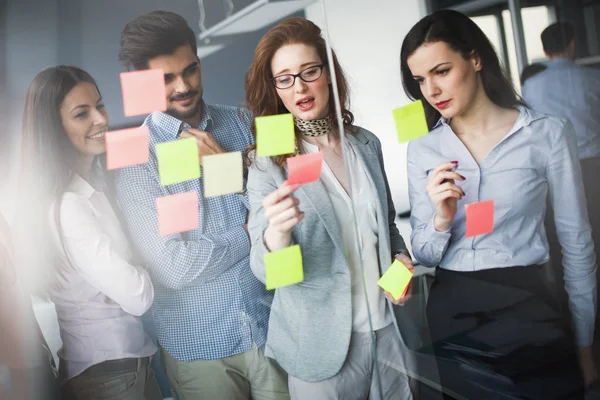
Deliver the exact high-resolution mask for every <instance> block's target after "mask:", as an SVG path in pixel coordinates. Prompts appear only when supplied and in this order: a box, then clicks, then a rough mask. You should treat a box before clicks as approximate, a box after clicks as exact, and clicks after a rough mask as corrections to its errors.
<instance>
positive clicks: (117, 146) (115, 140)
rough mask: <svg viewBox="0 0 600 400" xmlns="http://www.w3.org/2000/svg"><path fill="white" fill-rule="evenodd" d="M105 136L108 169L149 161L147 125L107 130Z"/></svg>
mask: <svg viewBox="0 0 600 400" xmlns="http://www.w3.org/2000/svg"><path fill="white" fill-rule="evenodd" d="M104 138H105V141H106V168H107V169H109V170H112V169H117V168H123V167H127V166H130V165H137V164H144V163H147V162H148V157H149V148H148V146H149V144H150V134H149V130H148V127H147V126H145V125H144V126H141V127H139V128H132V129H123V130H120V131H110V132H106V136H104Z"/></svg>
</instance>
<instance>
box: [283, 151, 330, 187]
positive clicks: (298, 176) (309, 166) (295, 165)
mask: <svg viewBox="0 0 600 400" xmlns="http://www.w3.org/2000/svg"><path fill="white" fill-rule="evenodd" d="M287 167H288V178H287V183H288V184H290V185H302V184H304V183H310V182H314V181H317V180H319V177H320V176H321V168H322V167H323V152H321V151H317V152H315V153H308V154H301V155H298V156H295V157H289V158H288V159H287Z"/></svg>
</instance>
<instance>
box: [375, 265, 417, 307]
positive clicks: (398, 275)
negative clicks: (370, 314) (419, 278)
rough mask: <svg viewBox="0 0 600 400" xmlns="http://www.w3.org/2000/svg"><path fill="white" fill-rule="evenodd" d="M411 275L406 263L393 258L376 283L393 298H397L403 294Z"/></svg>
mask: <svg viewBox="0 0 600 400" xmlns="http://www.w3.org/2000/svg"><path fill="white" fill-rule="evenodd" d="M412 276H413V273H412V271H411V270H409V269H408V268H406V265H404V264H403V263H401V262H400V261H398V260H394V262H393V263H392V265H391V266H390V268H389V269H388V270H387V272H386V273H385V274H383V276H382V277H381V278H380V279H379V281H378V282H377V284H378V285H379V286H381V288H382V289H383V290H385V291H386V292H389V293H390V294H391V295H392V297H394V299H395V300H398V299H400V298H401V297H402V296H403V295H404V292H405V291H406V288H407V287H408V284H409V283H410V280H411V279H412Z"/></svg>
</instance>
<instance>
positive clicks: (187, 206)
mask: <svg viewBox="0 0 600 400" xmlns="http://www.w3.org/2000/svg"><path fill="white" fill-rule="evenodd" d="M156 212H157V213H158V234H159V235H161V236H167V235H172V234H174V233H179V232H187V231H191V230H194V229H196V228H198V192H196V191H191V192H185V193H177V194H173V195H170V196H164V197H157V198H156Z"/></svg>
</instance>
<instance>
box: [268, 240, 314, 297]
mask: <svg viewBox="0 0 600 400" xmlns="http://www.w3.org/2000/svg"><path fill="white" fill-rule="evenodd" d="M265 276H266V284H267V290H271V289H277V288H280V287H283V286H288V285H294V284H296V283H300V282H302V281H304V270H303V268H302V252H301V251H300V245H297V244H295V245H293V246H290V247H286V248H285V249H282V250H279V251H274V252H271V253H268V254H266V255H265Z"/></svg>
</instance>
